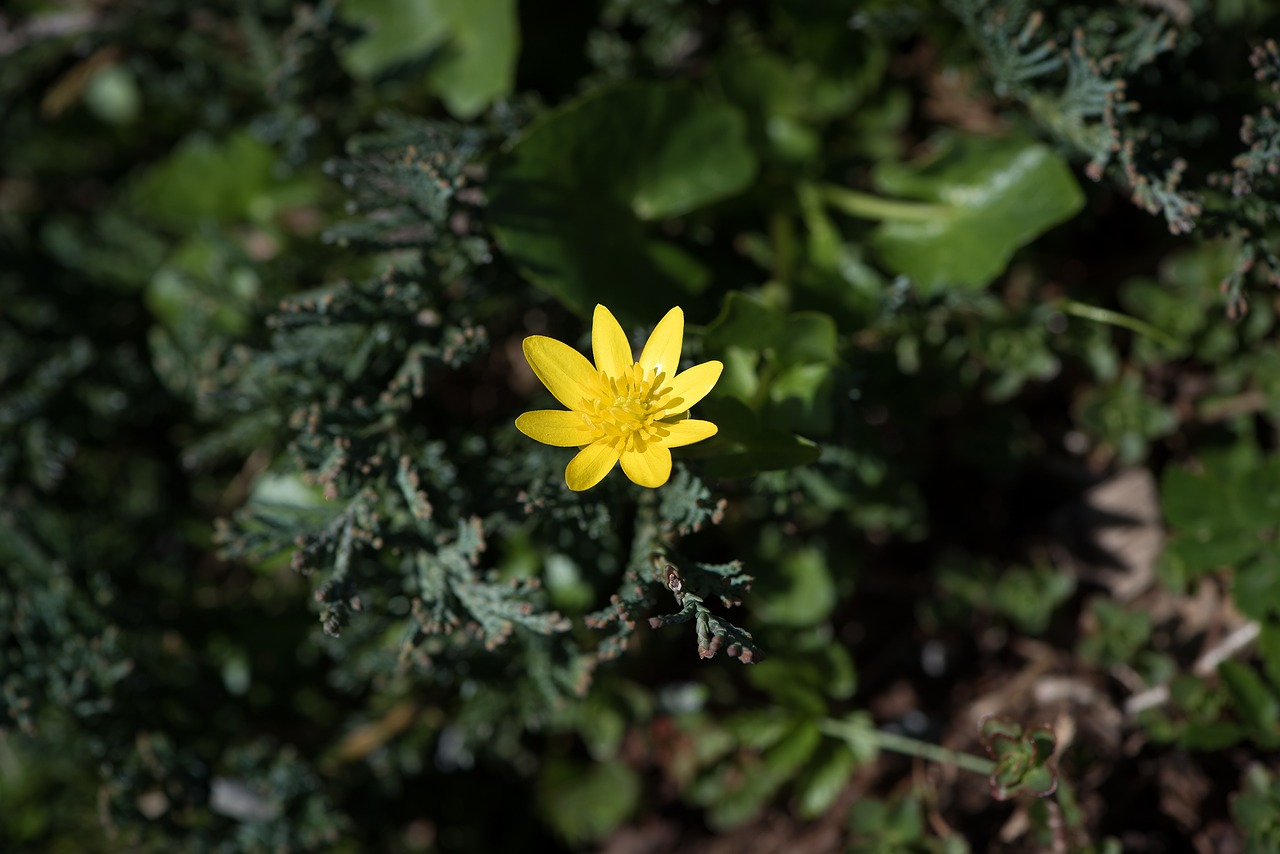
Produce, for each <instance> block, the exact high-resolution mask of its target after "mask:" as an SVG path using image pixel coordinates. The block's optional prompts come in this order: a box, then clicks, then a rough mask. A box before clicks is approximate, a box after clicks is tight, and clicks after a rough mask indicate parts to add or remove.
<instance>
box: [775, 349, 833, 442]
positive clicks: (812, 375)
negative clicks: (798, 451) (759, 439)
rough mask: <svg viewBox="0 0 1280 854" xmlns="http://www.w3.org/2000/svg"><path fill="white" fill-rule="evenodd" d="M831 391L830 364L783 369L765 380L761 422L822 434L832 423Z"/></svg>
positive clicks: (797, 430) (786, 428) (826, 432)
mask: <svg viewBox="0 0 1280 854" xmlns="http://www.w3.org/2000/svg"><path fill="white" fill-rule="evenodd" d="M832 394H833V390H832V378H831V366H830V365H827V364H809V365H795V366H793V367H790V368H787V369H786V370H784V371H783V372H782V373H780V374H778V376H776V377H774V378H773V381H772V382H770V383H769V405H768V408H767V409H766V410H765V422H766V423H767V424H768V425H769V426H771V427H778V428H780V429H782V430H793V431H796V432H800V433H805V434H807V435H809V436H824V435H826V434H828V433H830V432H831V427H832V425H833V423H834V413H833V411H832V406H831V397H832Z"/></svg>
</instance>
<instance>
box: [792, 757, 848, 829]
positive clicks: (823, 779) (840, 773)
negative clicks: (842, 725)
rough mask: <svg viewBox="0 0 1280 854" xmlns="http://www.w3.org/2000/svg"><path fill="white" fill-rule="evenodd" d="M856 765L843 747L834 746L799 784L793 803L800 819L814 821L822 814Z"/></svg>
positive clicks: (837, 795)
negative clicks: (796, 802)
mask: <svg viewBox="0 0 1280 854" xmlns="http://www.w3.org/2000/svg"><path fill="white" fill-rule="evenodd" d="M857 766H858V757H857V755H856V754H854V752H853V751H852V750H850V749H849V746H848V745H847V744H842V743H837V744H836V745H835V746H834V747H833V748H831V749H830V750H828V751H826V753H825V755H823V756H821V757H820V758H819V759H818V760H817V762H816V763H815V764H814V766H813V767H812V768H811V769H810V770H809V772H808V774H807V775H805V777H804V779H802V780H801V781H800V784H799V792H798V798H797V801H798V807H799V811H800V815H801V817H802V818H817V817H818V816H819V815H822V813H824V812H826V811H827V810H828V809H829V808H830V807H831V805H832V804H833V803H835V801H836V798H838V797H839V796H840V793H841V792H842V791H844V787H845V784H846V783H848V782H849V776H850V775H851V774H852V773H853V771H854V769H855V768H857Z"/></svg>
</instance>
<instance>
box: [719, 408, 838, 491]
mask: <svg viewBox="0 0 1280 854" xmlns="http://www.w3.org/2000/svg"><path fill="white" fill-rule="evenodd" d="M699 405H700V407H701V409H702V417H703V418H706V419H708V420H710V421H712V422H713V423H715V424H716V426H718V427H719V428H720V432H719V433H717V434H716V435H715V436H714V437H713V438H712V439H710V440H708V441H706V442H703V443H700V444H699V445H697V446H695V447H697V448H699V451H698V452H697V453H699V454H705V455H707V456H708V458H707V460H706V464H705V466H704V468H705V471H706V473H707V474H708V475H710V476H712V477H746V476H748V475H752V474H756V473H758V472H762V471H773V470H775V469H787V468H794V467H796V466H803V465H808V464H809V463H812V462H814V461H815V460H817V459H818V456H819V454H820V453H821V449H819V448H818V446H817V445H815V444H813V443H812V442H809V441H806V440H804V439H802V438H800V437H799V436H794V435H792V434H790V433H786V432H784V431H782V430H775V429H773V428H770V427H765V426H763V425H762V424H761V423H760V421H759V419H758V418H757V417H756V414H755V413H754V412H752V411H751V410H750V409H749V408H748V407H747V405H746V404H745V403H743V402H742V401H740V400H736V399H734V398H731V397H718V398H707V399H706V400H704V401H703V402H702V403H701V404H699Z"/></svg>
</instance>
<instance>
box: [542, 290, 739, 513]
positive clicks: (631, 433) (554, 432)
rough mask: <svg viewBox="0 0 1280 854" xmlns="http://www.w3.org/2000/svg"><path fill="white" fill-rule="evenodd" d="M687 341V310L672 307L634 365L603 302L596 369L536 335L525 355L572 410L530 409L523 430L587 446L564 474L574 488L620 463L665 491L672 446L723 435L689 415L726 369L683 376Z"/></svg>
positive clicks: (594, 330)
mask: <svg viewBox="0 0 1280 854" xmlns="http://www.w3.org/2000/svg"><path fill="white" fill-rule="evenodd" d="M683 339H684V312H683V311H681V310H680V309H679V308H678V307H677V308H673V309H671V311H669V312H667V316H666V317H664V318H662V320H660V321H659V322H658V325H657V327H655V328H654V330H653V334H652V335H650V336H649V341H648V343H646V344H645V345H644V350H643V351H642V352H641V353H640V359H639V361H632V359H631V344H630V343H629V342H628V341H627V336H626V334H625V333H624V332H623V331H622V327H621V326H619V325H618V321H617V320H615V319H614V317H613V315H612V314H610V313H609V309H607V308H605V307H604V306H602V305H598V306H596V313H595V318H594V320H593V322H592V325H591V350H592V354H593V355H594V356H595V360H596V363H595V365H594V366H593V365H592V364H591V363H590V362H588V361H587V359H586V357H585V356H583V355H582V354H581V353H579V352H578V351H577V350H575V349H573V348H572V347H570V346H569V345H567V344H564V343H561V342H560V341H557V340H555V339H554V338H547V337H546V336H543V335H530V336H529V337H528V338H526V339H524V357H525V358H526V359H528V360H529V366H530V367H531V368H533V372H534V374H536V375H537V377H538V379H540V380H542V384H543V385H545V386H546V387H547V390H548V391H550V392H551V393H552V394H553V395H555V398H556V400H558V401H560V402H561V403H563V404H564V405H565V406H567V407H569V411H568V412H565V411H563V410H559V409H540V410H538V411H536V412H526V413H524V414H523V415H521V416H520V417H519V418H517V419H516V428H517V429H518V430H519V431H520V432H521V433H524V434H525V435H526V436H528V437H529V438H530V439H536V440H537V441H539V442H543V443H544V444H547V445H555V446H557V447H560V448H581V449H582V450H580V451H578V455H577V456H575V457H574V458H573V459H572V460H571V461H570V462H569V467H568V468H566V469H565V471H564V479H565V483H567V484H568V485H569V488H570V489H572V490H575V491H579V492H580V491H582V490H584V489H590V488H591V487H593V486H595V485H596V484H597V483H599V482H600V481H601V480H602V479H603V478H604V476H605V475H607V474H608V473H609V472H610V471H611V470H612V469H613V467H614V464H616V463H618V462H619V461H621V462H622V471H623V472H624V473H625V474H626V476H627V477H629V478H631V479H632V480H633V481H635V482H636V483H638V484H640V485H641V486H648V487H659V486H662V485H663V484H664V483H666V482H667V478H669V477H671V449H672V448H679V447H681V446H683V445H692V444H693V443H694V442H701V441H702V440H703V439H708V438H710V437H712V436H714V435H715V434H716V425H714V424H712V423H711V422H710V421H698V420H696V419H692V418H689V417H688V410H689V407H691V406H693V405H694V404H695V403H697V402H698V401H700V400H702V398H703V397H705V396H706V394H707V392H709V391H711V388H712V386H714V385H715V384H716V380H718V379H720V371H721V370H722V369H723V367H724V366H723V365H721V364H720V363H719V362H703V363H702V364H701V365H694V366H693V367H692V368H689V369H688V370H686V371H682V372H681V373H678V374H677V373H676V370H677V369H678V368H679V367H680V346H681V343H682V342H683Z"/></svg>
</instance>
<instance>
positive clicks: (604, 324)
mask: <svg viewBox="0 0 1280 854" xmlns="http://www.w3.org/2000/svg"><path fill="white" fill-rule="evenodd" d="M591 353H592V355H593V356H595V360H596V368H597V369H598V370H601V371H604V372H605V374H607V375H608V376H611V377H619V376H622V374H623V372H624V371H629V370H631V364H632V362H633V361H634V360H633V359H632V358H631V342H630V341H628V340H627V333H625V332H623V331H622V327H621V326H620V325H618V321H617V319H615V318H614V316H613V315H612V314H611V313H610V312H609V309H607V308H605V307H604V306H602V305H598V306H596V313H595V317H594V318H592V320H591Z"/></svg>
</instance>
